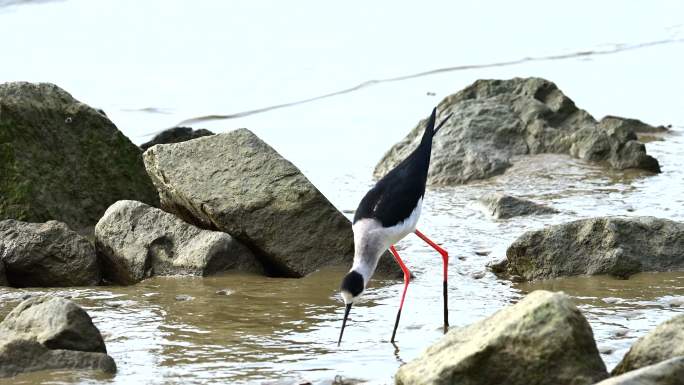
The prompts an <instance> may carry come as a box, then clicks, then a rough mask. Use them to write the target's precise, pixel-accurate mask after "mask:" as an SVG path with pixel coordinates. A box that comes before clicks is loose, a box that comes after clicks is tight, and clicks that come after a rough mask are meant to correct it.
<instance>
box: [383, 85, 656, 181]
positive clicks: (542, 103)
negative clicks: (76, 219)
mask: <svg viewBox="0 0 684 385" xmlns="http://www.w3.org/2000/svg"><path fill="white" fill-rule="evenodd" d="M438 111H439V115H440V118H441V117H445V116H446V115H447V114H449V113H453V114H454V115H453V117H452V118H451V119H450V120H449V122H448V123H447V124H446V125H445V126H444V127H443V128H442V129H441V130H440V132H439V134H438V135H437V136H436V137H435V138H434V145H433V149H432V161H431V164H430V172H429V175H428V183H430V184H433V185H449V184H459V183H466V182H469V181H472V180H477V179H485V178H489V177H491V176H494V175H498V174H501V173H503V172H504V171H505V170H506V169H507V168H508V167H510V166H511V162H512V160H511V158H512V157H514V156H516V155H526V154H540V153H556V154H569V155H572V156H574V157H576V158H580V159H584V160H587V161H593V162H605V163H607V164H608V165H610V166H612V167H613V168H616V169H627V168H640V169H644V170H648V171H652V172H660V167H659V165H658V161H657V160H656V159H655V158H652V157H650V156H648V155H646V150H645V148H644V145H643V144H642V143H639V142H637V141H636V134H635V133H634V131H633V129H632V126H630V125H625V124H623V125H618V124H612V123H609V122H606V123H605V124H604V125H601V124H598V123H597V122H596V120H595V119H594V118H593V117H592V116H591V115H590V114H589V113H588V112H586V111H584V110H582V109H579V108H577V107H576V106H575V103H574V102H573V101H572V100H570V98H568V97H567V96H565V95H564V94H563V93H562V92H561V91H560V90H559V89H558V88H557V87H556V85H555V84H554V83H552V82H550V81H548V80H544V79H540V78H514V79H510V80H478V81H476V82H475V83H473V84H472V85H470V86H468V87H466V88H465V89H463V90H461V91H460V92H458V93H456V94H454V95H451V96H448V97H446V98H445V99H444V100H442V102H441V103H440V104H439V106H438ZM424 124H425V121H421V122H420V123H419V124H418V125H417V126H416V127H415V128H414V129H413V130H412V131H411V132H410V133H409V134H408V136H406V138H404V139H403V140H402V141H400V142H399V143H397V144H395V145H394V146H393V147H392V148H391V149H390V150H389V151H388V152H387V153H386V154H385V155H384V157H383V158H382V159H381V160H380V162H379V163H378V165H377V166H376V168H375V171H374V176H375V177H377V178H379V177H381V176H383V175H385V174H386V173H387V172H388V171H389V170H391V169H392V168H393V167H394V166H395V165H396V164H398V163H399V162H400V161H402V160H403V159H404V158H406V156H408V154H409V153H410V152H411V151H413V149H414V148H415V147H416V146H417V145H418V142H419V141H420V138H421V135H422V133H423V129H424Z"/></svg>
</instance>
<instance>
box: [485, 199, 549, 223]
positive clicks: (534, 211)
mask: <svg viewBox="0 0 684 385" xmlns="http://www.w3.org/2000/svg"><path fill="white" fill-rule="evenodd" d="M478 202H479V203H480V204H481V205H482V206H483V207H484V209H485V212H486V213H487V214H488V215H490V216H492V217H493V218H494V219H509V218H513V217H518V216H524V215H543V214H556V213H558V210H556V209H554V208H552V207H549V206H546V205H543V204H539V203H535V202H532V201H530V200H526V199H521V198H518V197H514V196H512V195H507V194H502V193H491V194H487V195H484V196H482V197H481V198H480V199H479V200H478Z"/></svg>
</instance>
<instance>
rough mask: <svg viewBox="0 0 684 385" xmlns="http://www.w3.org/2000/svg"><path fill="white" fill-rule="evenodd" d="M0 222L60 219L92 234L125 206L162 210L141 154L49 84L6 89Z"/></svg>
mask: <svg viewBox="0 0 684 385" xmlns="http://www.w3.org/2000/svg"><path fill="white" fill-rule="evenodd" d="M0 175H2V177H1V178H0V219H6V218H11V219H18V220H22V221H29V222H45V221H48V220H51V219H56V220H59V221H62V222H65V223H67V224H68V225H69V227H70V228H72V229H74V230H76V231H77V232H79V233H82V234H85V233H91V232H92V228H93V226H94V225H95V223H97V220H98V219H100V217H101V216H102V213H104V211H105V210H106V209H107V207H109V206H110V205H111V204H112V203H114V202H116V201H118V200H120V199H136V200H140V201H143V202H147V203H150V204H156V203H157V195H156V191H155V190H154V187H153V186H152V183H150V180H149V177H148V176H147V175H146V174H145V170H144V168H143V164H142V159H141V154H140V149H139V148H138V147H137V146H136V145H134V144H133V143H131V141H130V140H129V139H128V138H126V137H125V136H124V135H123V134H122V133H121V132H120V131H119V130H118V129H117V128H116V126H114V124H113V123H112V122H111V121H110V120H109V119H108V118H107V117H106V116H105V115H104V114H102V113H100V112H98V111H97V110H95V109H93V108H91V107H89V106H87V105H85V104H83V103H81V102H79V101H77V100H76V99H74V98H73V97H72V96H71V95H69V94H68V93H67V92H66V91H64V90H62V89H61V88H59V87H57V86H55V85H53V84H49V83H39V84H33V83H25V82H17V83H3V84H0Z"/></svg>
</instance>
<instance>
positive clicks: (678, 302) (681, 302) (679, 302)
mask: <svg viewBox="0 0 684 385" xmlns="http://www.w3.org/2000/svg"><path fill="white" fill-rule="evenodd" d="M667 305H668V306H670V307H684V297H675V298H672V299H670V300H669V301H667Z"/></svg>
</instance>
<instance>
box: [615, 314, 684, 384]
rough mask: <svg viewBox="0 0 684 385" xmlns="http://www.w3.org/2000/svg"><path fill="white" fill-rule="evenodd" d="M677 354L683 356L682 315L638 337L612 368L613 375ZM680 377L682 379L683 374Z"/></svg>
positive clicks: (683, 377)
mask: <svg viewBox="0 0 684 385" xmlns="http://www.w3.org/2000/svg"><path fill="white" fill-rule="evenodd" d="M677 356H684V315H679V316H677V317H674V318H672V319H670V320H668V321H665V322H663V323H662V324H660V325H658V327H657V328H655V329H653V330H652V331H651V332H650V333H648V334H647V335H645V336H643V337H641V338H639V339H638V340H637V341H636V342H635V343H634V345H632V347H631V348H630V349H629V351H628V352H627V354H625V356H624V357H623V358H622V361H620V363H619V364H618V365H617V366H616V367H615V369H613V375H617V374H622V373H625V372H628V371H630V370H635V369H639V368H643V367H645V366H648V365H653V364H655V363H658V362H660V361H665V360H667V359H670V358H673V357H677ZM681 378H682V379H684V376H682V377H681Z"/></svg>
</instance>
